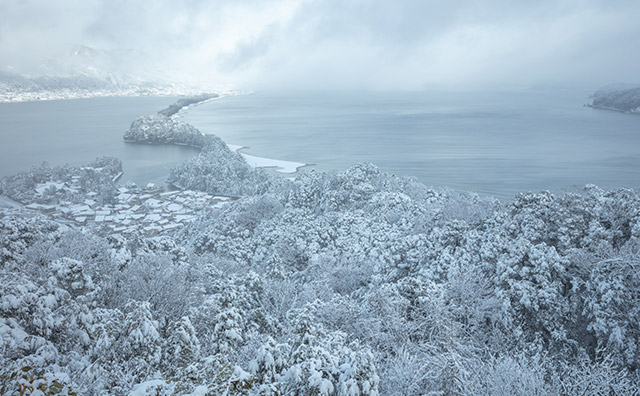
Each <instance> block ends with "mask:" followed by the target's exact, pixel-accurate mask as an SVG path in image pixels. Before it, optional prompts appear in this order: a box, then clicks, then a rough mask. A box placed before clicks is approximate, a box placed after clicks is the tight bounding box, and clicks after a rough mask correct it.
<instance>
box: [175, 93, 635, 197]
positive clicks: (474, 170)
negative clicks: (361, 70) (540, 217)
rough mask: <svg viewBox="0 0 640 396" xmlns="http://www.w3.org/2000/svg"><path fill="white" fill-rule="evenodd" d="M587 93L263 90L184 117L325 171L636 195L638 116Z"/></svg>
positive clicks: (492, 188) (510, 190)
mask: <svg viewBox="0 0 640 396" xmlns="http://www.w3.org/2000/svg"><path fill="white" fill-rule="evenodd" d="M590 92H593V90H591V89H589V90H577V89H571V90H558V89H509V90H493V91H486V90H484V91H473V90H472V91H437V90H436V91H433V90H432V91H425V92H413V93H367V92H360V93H349V94H345V93H309V92H279V93H271V92H259V93H255V94H247V95H238V96H227V97H223V98H220V99H217V100H212V101H209V102H205V103H202V104H200V105H197V106H192V107H190V108H189V109H187V111H184V112H182V113H181V114H180V115H181V117H182V118H183V119H184V120H185V121H187V122H189V123H191V124H193V125H194V126H195V127H197V128H198V129H200V130H201V131H203V132H205V133H213V134H216V135H218V136H220V137H221V138H222V139H223V140H224V141H225V142H227V143H230V144H235V145H241V146H247V147H249V148H248V149H245V151H244V152H246V153H249V154H252V155H257V156H262V157H268V158H277V159H281V160H289V161H298V162H304V163H308V164H315V165H314V167H315V168H317V169H320V170H344V169H347V168H348V167H349V166H351V165H353V164H355V163H359V162H370V163H373V164H376V165H377V166H379V167H380V168H381V169H382V170H384V171H386V172H390V173H394V174H397V175H405V176H414V177H416V178H417V179H419V180H421V181H422V182H424V183H426V184H427V185H431V186H448V187H451V188H453V189H459V190H469V191H476V192H479V193H482V194H491V195H495V196H497V197H500V198H503V199H504V198H507V199H508V198H512V197H513V196H514V195H515V194H516V193H518V192H524V191H536V192H537V191H541V190H550V191H552V192H556V193H559V192H562V191H567V190H573V189H576V188H582V187H583V186H584V185H586V184H596V185H598V186H600V187H602V188H606V189H617V188H620V187H631V188H634V189H636V190H639V189H640V116H638V115H629V114H623V113H617V112H611V111H604V110H596V109H592V108H588V107H584V106H583V105H584V104H585V103H587V102H589V101H590V99H589V98H588V96H589V93H590Z"/></svg>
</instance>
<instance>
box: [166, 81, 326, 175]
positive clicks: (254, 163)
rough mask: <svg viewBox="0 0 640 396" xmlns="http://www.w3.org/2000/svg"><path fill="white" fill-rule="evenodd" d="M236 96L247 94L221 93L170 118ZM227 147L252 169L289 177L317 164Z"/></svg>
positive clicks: (181, 110) (193, 104)
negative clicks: (265, 170) (263, 155)
mask: <svg viewBox="0 0 640 396" xmlns="http://www.w3.org/2000/svg"><path fill="white" fill-rule="evenodd" d="M236 95H245V93H242V92H237V91H231V92H225V93H221V94H218V96H216V97H213V98H208V99H206V100H203V101H199V102H195V103H190V104H188V105H186V106H183V107H181V108H180V110H178V111H177V112H176V113H175V114H173V115H171V116H170V118H174V119H176V118H184V114H185V113H186V112H187V111H188V110H191V109H192V108H194V107H197V106H200V105H202V104H205V103H207V102H211V101H214V100H218V99H222V98H225V97H228V96H236ZM200 132H202V133H203V134H205V135H207V133H206V132H203V131H200ZM224 143H225V144H226V145H227V147H229V149H230V150H231V151H234V152H236V153H238V154H240V155H242V157H243V158H244V160H245V161H246V162H247V164H249V166H251V167H252V168H264V169H271V170H273V171H274V172H278V173H281V174H287V175H290V176H291V175H296V174H297V173H298V171H299V170H300V169H303V168H306V167H311V166H314V165H315V164H309V163H306V162H297V161H289V160H281V159H277V158H269V157H262V156H258V155H254V154H249V153H246V152H243V150H247V149H250V148H251V147H249V146H243V145H237V144H231V143H228V142H226V141H225V142H224Z"/></svg>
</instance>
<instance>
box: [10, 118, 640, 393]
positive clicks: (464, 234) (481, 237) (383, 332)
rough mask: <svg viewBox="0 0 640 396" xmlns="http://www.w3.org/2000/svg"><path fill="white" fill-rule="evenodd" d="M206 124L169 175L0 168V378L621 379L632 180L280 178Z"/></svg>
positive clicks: (64, 385)
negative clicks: (541, 186)
mask: <svg viewBox="0 0 640 396" xmlns="http://www.w3.org/2000/svg"><path fill="white" fill-rule="evenodd" d="M172 132H173V134H172ZM128 136H129V137H130V140H137V141H139V142H146V143H172V144H190V142H191V139H200V138H202V134H199V131H197V130H196V129H195V128H193V127H191V126H188V125H185V124H181V123H178V122H177V121H175V120H172V119H170V118H169V117H165V116H162V115H155V116H149V117H145V118H141V119H139V120H137V121H135V122H134V123H133V125H132V128H131V130H130V131H129V132H128ZM211 139H212V140H211V142H209V143H210V144H209V143H207V144H204V145H202V146H200V147H202V154H201V155H200V156H199V157H196V158H195V159H194V160H192V161H188V162H186V163H184V164H182V165H179V166H177V167H176V168H174V169H173V170H172V171H171V178H173V180H175V181H176V184H179V185H181V186H182V187H184V188H185V189H186V190H184V191H178V192H161V191H158V190H157V189H156V188H155V186H148V187H146V188H139V187H137V186H135V185H127V186H117V185H115V184H114V183H113V179H114V178H115V177H117V174H118V171H119V163H118V162H117V161H116V160H113V159H100V160H98V161H96V162H94V163H93V164H90V165H88V166H86V167H82V168H71V167H59V168H49V167H47V166H42V167H40V168H34V169H32V170H30V171H28V172H25V173H24V174H21V175H16V176H14V177H11V178H5V179H3V180H2V182H1V183H0V194H4V195H8V196H10V197H12V198H13V199H15V200H18V201H20V202H22V203H23V204H27V206H24V207H21V206H20V205H17V204H15V203H11V202H10V201H8V200H7V199H4V200H3V201H0V393H2V394H10V395H11V394H29V393H30V392H32V391H33V390H35V389H38V390H41V391H42V392H43V393H44V394H54V393H57V394H74V393H73V392H76V394H113V395H122V394H135V395H177V394H178V395H204V394H213V395H222V394H227V395H361V394H362V395H423V394H465V395H557V394H563V395H564V394H568V395H582V394H616V395H618V394H620V395H627V394H628V395H633V394H637V389H638V387H639V386H640V378H639V376H638V368H639V367H640V294H639V292H638V290H640V197H638V195H637V194H636V192H634V191H632V190H629V189H621V190H618V191H603V190H601V189H599V188H598V187H596V186H586V187H585V188H584V189H583V190H582V191H579V192H574V193H566V194H563V195H560V196H556V195H553V194H550V193H548V192H540V193H522V194H518V195H517V196H516V197H514V199H513V200H512V201H510V202H506V203H502V202H499V201H498V200H495V199H492V198H486V197H481V196H478V195H475V194H472V193H461V192H454V191H451V190H446V189H432V188H429V187H427V186H425V185H423V184H421V183H419V182H417V181H416V180H414V179H410V178H403V177H397V176H394V175H390V174H387V173H384V172H382V171H380V170H379V169H378V168H377V167H375V166H374V165H371V164H359V165H355V166H353V167H351V168H350V169H348V170H346V171H344V172H341V173H321V172H316V171H310V172H307V173H305V174H302V175H299V176H298V177H297V178H296V179H295V180H288V179H283V178H278V177H276V176H274V175H267V174H265V173H263V172H260V170H255V169H253V168H251V167H250V166H248V165H247V164H246V163H245V162H244V160H243V159H242V157H241V156H239V155H236V154H235V153H233V152H231V151H230V150H228V149H227V148H226V146H225V145H224V143H222V141H220V140H219V139H218V138H215V137H211ZM114 175H116V176H114ZM196 190H200V191H196ZM215 194H223V195H224V194H232V195H238V197H234V199H228V198H227V199H225V198H220V197H218V198H216V197H215ZM3 202H5V203H6V204H4V205H3V204H2V203H3ZM74 211H77V213H78V215H80V216H81V219H80V218H77V217H75V216H76V215H75V214H74V213H76V212H74ZM179 216H187V217H188V219H186V218H184V217H183V218H180V217H179ZM180 219H182V220H184V221H182V220H180ZM121 224H124V226H123V227H120V225H121ZM149 224H151V225H152V226H150V225H149ZM167 225H170V227H169V226H167Z"/></svg>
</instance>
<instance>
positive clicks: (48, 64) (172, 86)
mask: <svg viewBox="0 0 640 396" xmlns="http://www.w3.org/2000/svg"><path fill="white" fill-rule="evenodd" d="M183 81H184V79H183V78H181V76H178V75H176V73H175V72H172V71H171V70H166V69H162V68H161V67H160V66H159V65H158V64H156V63H154V61H153V59H152V57H151V56H148V55H147V54H144V53H141V52H139V51H135V50H117V51H107V50H101V49H97V48H92V47H88V46H84V45H81V46H76V47H74V48H72V49H70V50H68V51H65V52H63V53H61V54H60V55H59V56H57V57H54V58H50V59H47V60H46V61H44V62H42V63H41V64H40V65H38V66H37V67H36V68H34V69H33V70H31V71H29V72H22V71H17V70H15V69H13V68H11V67H9V66H7V67H5V69H4V70H1V69H0V102H8V101H23V100H41V99H65V98H81V97H93V96H116V95H117V96H124V95H127V96H131V95H133V96H138V95H183V94H189V93H192V92H191V90H190V89H189V87H187V86H185V84H184V83H183ZM193 91H194V92H195V91H197V90H195V89H194V90H193Z"/></svg>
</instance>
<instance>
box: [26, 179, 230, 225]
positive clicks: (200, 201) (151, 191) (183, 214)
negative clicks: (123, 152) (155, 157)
mask: <svg viewBox="0 0 640 396" xmlns="http://www.w3.org/2000/svg"><path fill="white" fill-rule="evenodd" d="M79 178H80V177H79V176H74V177H72V178H71V179H72V182H71V183H70V185H68V184H67V183H64V182H55V181H54V182H47V183H42V184H39V185H37V186H36V188H35V191H36V193H37V194H36V196H38V195H40V196H41V195H42V194H44V193H45V191H47V190H49V192H47V194H49V196H54V197H55V196H57V195H58V194H60V198H61V200H60V201H59V202H57V203H56V204H38V203H31V204H28V205H25V208H26V209H31V210H34V211H38V212H40V213H43V214H46V215H48V216H51V217H52V218H53V219H56V220H70V222H69V223H68V224H71V223H75V225H77V226H87V227H106V228H107V229H108V230H109V231H110V232H114V233H123V234H133V233H138V232H144V233H145V234H147V235H157V234H159V233H163V232H167V231H172V230H175V229H176V228H178V227H181V226H183V225H184V222H187V221H191V220H193V219H194V218H195V214H196V213H197V212H199V211H201V210H211V209H212V208H215V207H216V206H217V205H221V204H224V203H226V202H227V201H229V200H230V199H231V198H230V197H221V196H212V195H209V194H206V193H203V192H197V191H192V190H184V191H180V190H176V191H168V192H165V191H164V188H163V187H162V186H157V185H155V184H153V183H149V184H148V185H147V186H145V187H143V188H138V187H137V186H135V185H131V184H129V185H127V187H124V186H123V187H119V188H118V190H117V191H118V194H117V195H116V196H115V202H114V203H113V204H102V203H99V202H96V201H95V200H93V199H92V197H95V196H96V195H97V193H96V192H93V191H90V192H88V193H87V197H89V198H87V199H86V200H84V201H83V202H81V203H72V202H69V201H64V200H63V199H62V198H63V197H64V195H66V193H69V192H71V193H74V192H75V193H77V192H78V191H79Z"/></svg>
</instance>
